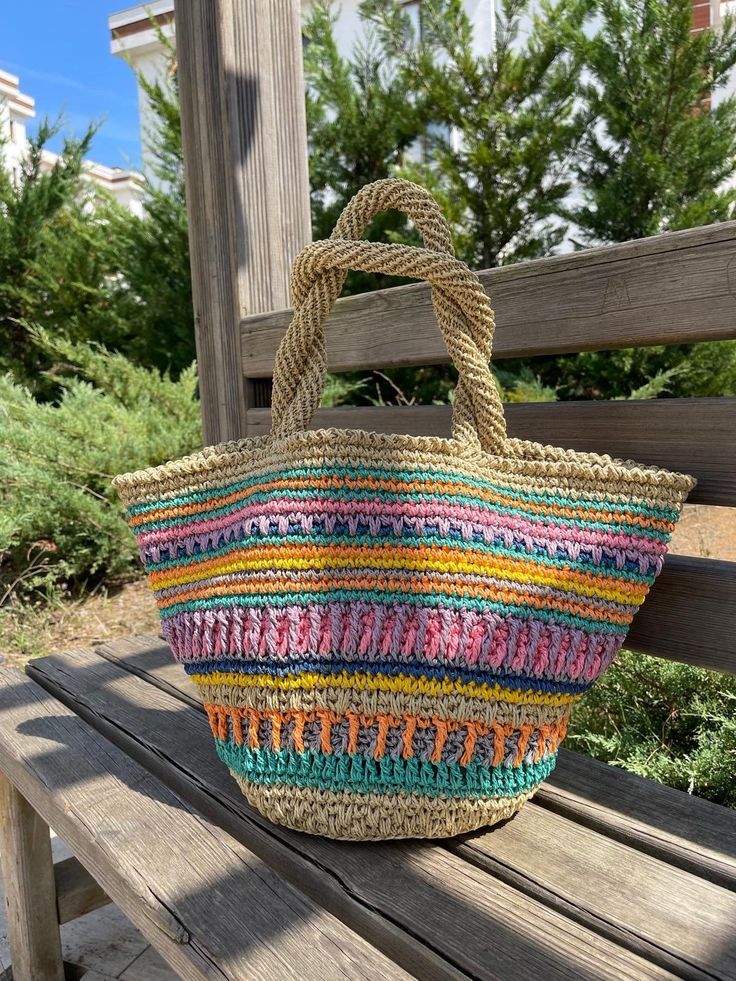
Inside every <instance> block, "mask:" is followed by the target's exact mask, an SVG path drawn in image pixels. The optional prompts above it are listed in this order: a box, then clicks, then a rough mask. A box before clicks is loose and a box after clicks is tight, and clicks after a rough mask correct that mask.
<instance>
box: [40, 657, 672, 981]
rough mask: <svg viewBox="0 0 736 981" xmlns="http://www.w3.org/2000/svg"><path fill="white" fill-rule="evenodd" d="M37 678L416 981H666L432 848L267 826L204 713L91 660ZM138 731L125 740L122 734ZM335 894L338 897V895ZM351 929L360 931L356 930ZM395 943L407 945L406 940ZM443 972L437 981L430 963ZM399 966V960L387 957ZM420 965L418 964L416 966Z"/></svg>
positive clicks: (49, 663)
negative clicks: (601, 980)
mask: <svg viewBox="0 0 736 981" xmlns="http://www.w3.org/2000/svg"><path fill="white" fill-rule="evenodd" d="M32 670H33V673H34V677H35V678H37V679H38V680H39V682H41V683H42V684H43V685H44V686H45V687H47V688H48V689H49V690H50V691H53V692H54V693H55V694H56V695H58V696H59V697H60V698H62V699H63V700H64V701H66V702H67V703H68V704H69V705H70V706H73V708H74V710H75V711H76V712H77V713H79V714H80V715H81V716H83V717H84V718H85V719H87V720H89V722H90V723H91V724H93V725H94V726H95V727H96V728H97V729H98V730H99V731H100V732H104V733H105V735H106V736H107V737H108V738H109V739H111V740H112V741H113V742H115V743H117V744H118V745H120V746H121V747H123V748H124V749H125V750H126V751H128V752H130V753H131V754H134V755H136V757H137V758H138V759H139V760H140V761H141V762H142V763H143V764H144V765H145V766H146V767H150V768H151V769H152V770H153V771H154V772H156V773H157V774H158V775H160V776H161V778H162V779H163V780H164V781H165V782H171V786H172V787H173V786H175V787H176V789H177V792H178V793H181V794H182V795H183V796H185V797H186V798H187V799H188V800H189V801H190V802H192V803H194V804H195V806H196V807H197V808H198V809H199V810H201V811H202V812H203V813H205V814H207V815H208V816H210V817H211V818H212V819H213V820H214V821H216V823H217V824H218V825H221V826H222V827H224V828H225V829H226V830H227V831H228V832H229V833H231V834H232V835H233V836H234V837H237V838H238V839H239V840H242V841H244V842H247V844H248V847H249V848H251V849H252V850H253V851H254V852H256V853H257V854H260V855H262V857H264V859H265V860H266V861H267V862H268V863H269V865H272V866H273V867H274V868H275V869H277V870H278V871H279V873H280V874H282V875H284V876H289V875H290V876H292V877H293V878H294V880H295V881H297V880H298V881H299V883H300V886H301V888H302V889H303V890H304V891H305V892H306V893H307V894H308V895H313V890H317V896H316V897H315V898H317V899H318V901H320V902H322V903H323V904H324V905H325V906H327V908H331V906H332V904H334V903H335V902H338V910H339V915H341V916H342V917H343V918H344V919H345V920H346V922H351V925H353V926H355V923H353V922H352V920H353V918H356V919H357V921H358V922H360V924H361V929H360V932H361V933H363V934H364V935H365V936H366V937H368V936H370V939H371V942H372V943H373V944H374V945H375V946H381V944H382V943H390V942H391V935H390V934H389V933H388V932H387V931H388V930H393V931H394V932H395V931H396V929H397V928H398V930H399V931H400V936H399V943H400V944H402V945H403V948H404V949H403V954H402V953H401V948H400V949H399V952H398V953H399V956H400V957H403V959H404V960H406V959H407V958H408V959H409V963H410V964H413V967H412V968H411V970H412V972H413V973H414V974H415V975H416V976H417V977H421V978H426V977H437V976H439V977H443V976H447V977H450V976H456V975H457V972H460V975H461V976H470V977H473V978H508V979H511V978H514V979H526V978H538V977H540V976H541V977H544V978H558V977H565V978H593V977H631V976H633V977H637V978H638V977H660V976H663V975H665V976H669V972H667V971H666V970H665V969H663V968H660V967H659V966H657V965H655V964H653V963H651V962H650V961H649V960H647V959H646V958H643V957H641V956H640V955H638V954H636V953H634V952H632V951H628V950H625V949H623V948H621V947H620V946H618V945H617V944H615V943H613V942H611V941H609V940H607V939H606V938H603V937H601V936H599V935H598V933H597V932H593V931H590V930H587V929H585V928H584V927H583V926H581V924H579V923H576V922H573V921H571V920H570V919H569V918H568V917H567V916H566V915H564V914H563V913H561V912H559V911H558V910H553V909H549V908H548V907H547V906H546V905H544V904H543V903H540V902H539V901H537V900H535V899H534V898H532V897H529V896H527V895H525V894H523V893H521V892H519V891H518V890H516V889H514V888H513V887H511V886H509V885H507V884H505V883H502V882H500V881H498V880H497V879H495V878H494V877H492V876H489V875H487V874H486V873H485V872H484V871H483V870H481V869H478V868H475V867H474V866H473V865H472V864H471V863H469V862H467V861H464V860H463V859H461V858H460V857H458V856H454V855H451V854H449V853H448V852H447V851H446V850H445V849H443V848H441V847H440V846H437V845H429V844H419V843H411V844H404V843H386V844H379V843H374V844H370V845H362V844H349V845H347V844H344V843H340V842H331V841H328V840H326V839H323V838H316V837H313V836H309V835H299V834H297V833H295V832H290V831H289V830H288V829H284V828H280V827H276V826H274V825H271V824H270V823H269V822H268V821H266V820H265V819H264V818H262V817H261V816H260V815H258V814H257V813H256V812H255V811H253V810H252V809H251V808H250V807H249V806H248V805H247V803H246V802H245V800H244V799H243V798H242V796H241V795H240V793H239V791H238V789H237V787H236V785H235V784H234V782H232V781H231V780H230V778H229V776H228V774H227V772H226V770H225V768H224V767H222V766H221V765H218V764H217V761H216V757H215V754H214V747H213V746H212V740H211V736H210V733H209V729H208V727H207V723H206V720H205V717H204V715H203V713H202V712H201V711H200V712H198V711H195V710H193V709H192V708H191V706H190V705H189V704H186V705H183V704H182V703H181V702H180V701H178V700H177V699H175V698H172V696H171V695H169V694H168V693H167V692H165V691H163V690H162V689H161V688H159V687H156V686H154V685H152V684H149V683H147V682H145V681H144V680H143V679H142V678H140V677H137V676H136V675H133V674H131V673H129V672H125V671H124V670H122V669H121V667H120V665H119V664H114V663H111V662H110V661H106V660H105V659H102V658H100V657H98V656H96V655H94V654H92V653H88V654H83V653H82V652H75V653H73V654H71V655H59V656H54V657H51V658H44V659H39V660H37V661H35V662H34V664H33V669H32ZM133 732H135V734H136V735H135V738H134V739H131V737H130V735H129V734H130V733H133ZM340 893H342V895H340ZM356 928H357V927H356ZM402 936H403V941H402ZM431 952H434V955H435V957H438V956H441V957H442V958H443V959H444V961H445V965H446V967H445V970H447V971H452V972H453V973H452V974H450V973H448V974H445V975H443V974H442V973H439V974H438V973H437V967H438V966H437V963H436V961H435V968H434V970H433V971H431V972H430V973H428V971H427V967H428V966H429V967H431V963H432V962H431V960H429V959H428V954H429V953H431ZM391 956H392V957H393V958H394V959H396V951H395V950H392V951H391ZM420 957H421V959H420Z"/></svg>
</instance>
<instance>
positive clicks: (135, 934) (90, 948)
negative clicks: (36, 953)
mask: <svg viewBox="0 0 736 981" xmlns="http://www.w3.org/2000/svg"><path fill="white" fill-rule="evenodd" d="M52 844H53V853H54V860H55V861H60V860H61V859H64V858H68V856H69V855H71V852H70V851H69V849H68V848H67V847H66V845H65V844H64V843H63V842H62V841H60V839H59V838H56V837H54V839H53V842H52ZM61 939H62V948H63V954H64V960H66V961H70V962H71V963H72V964H80V965H82V966H83V967H85V968H87V973H86V974H85V975H84V981H113V979H118V978H119V979H121V981H177V979H178V975H177V974H175V973H174V972H173V971H172V970H171V968H169V967H168V965H167V964H166V963H165V962H164V961H163V960H162V959H161V958H160V957H159V956H158V954H157V953H156V951H155V950H154V949H153V948H152V947H151V946H150V945H149V944H148V941H147V940H146V939H145V938H144V937H143V935H142V934H141V933H139V931H138V930H136V928H135V927H134V926H133V924H132V923H131V922H130V920H128V919H127V917H125V916H124V915H123V914H122V913H121V912H120V910H119V909H118V908H117V906H112V905H109V906H103V908H102V909H98V910H95V911H94V913H88V914H87V915H86V916H80V917H79V919H78V920H73V921H72V922H71V923H65V924H64V926H63V927H62V928H61ZM9 964H10V947H9V944H8V924H7V917H6V913H5V902H4V896H2V902H0V972H2V971H4V970H5V968H7V967H8V966H9Z"/></svg>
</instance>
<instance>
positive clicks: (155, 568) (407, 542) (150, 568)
mask: <svg viewBox="0 0 736 981" xmlns="http://www.w3.org/2000/svg"><path fill="white" fill-rule="evenodd" d="M302 544H309V545H323V546H330V545H374V546H377V547H382V546H384V545H391V546H402V547H407V546H409V547H411V546H412V545H415V546H420V545H449V546H450V547H451V548H453V549H454V551H455V554H456V555H457V556H458V557H465V556H466V555H467V554H468V553H473V552H475V553H478V554H481V555H490V556H497V555H498V556H503V557H504V558H508V559H520V560H526V561H529V562H534V563H535V565H539V566H544V567H546V568H548V569H574V570H575V571H578V572H585V573H593V574H594V575H596V576H602V577H603V578H607V579H612V580H619V579H620V580H622V581H623V582H636V583H641V584H642V585H645V586H651V584H652V583H653V582H654V580H655V573H654V572H651V573H650V574H649V575H648V576H642V575H640V574H639V573H638V572H629V571H628V570H626V569H616V568H614V567H611V566H599V565H593V567H592V568H591V562H590V561H588V562H580V561H572V560H571V559H568V558H565V557H564V556H559V557H556V558H553V557H551V556H549V555H547V554H543V555H540V554H537V553H536V552H535V553H532V554H530V553H529V552H527V551H526V549H524V550H521V549H519V550H518V551H514V550H513V549H510V548H505V547H502V546H500V545H487V544H486V543H485V542H470V541H465V540H464V539H460V538H446V537H443V536H441V535H421V536H411V537H407V538H402V537H400V536H397V535H355V536H352V535H343V534H341V535H320V534H318V533H317V532H310V533H306V532H298V533H296V534H290V535H248V536H246V537H244V538H237V539H235V540H234V541H232V542H224V543H223V544H222V545H217V546H216V547H214V548H212V547H210V548H208V549H207V550H206V551H204V552H200V553H199V554H197V555H194V554H192V555H180V556H178V557H177V558H175V559H164V560H163V561H161V562H146V572H159V571H163V570H164V569H175V568H177V567H179V566H191V565H193V564H194V563H195V562H201V561H202V560H205V559H206V560H209V559H214V558H219V557H220V556H224V555H227V554H228V552H233V551H237V550H238V549H240V548H248V547H249V546H251V545H257V546H266V545H269V546H270V545H276V546H281V545H302ZM164 547H165V546H164ZM650 561H651V562H652V563H653V562H654V560H650ZM478 575H485V573H478Z"/></svg>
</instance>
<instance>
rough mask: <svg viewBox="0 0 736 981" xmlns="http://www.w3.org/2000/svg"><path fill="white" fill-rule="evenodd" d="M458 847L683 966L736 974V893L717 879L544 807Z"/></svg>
mask: <svg viewBox="0 0 736 981" xmlns="http://www.w3.org/2000/svg"><path fill="white" fill-rule="evenodd" d="M448 847H449V848H450V850H451V851H452V852H453V853H454V854H457V855H460V856H461V857H462V858H465V859H466V860H468V861H471V862H473V863H474V864H476V865H478V867H479V868H482V869H485V870H487V871H488V872H490V873H491V874H492V875H495V876H497V877H498V878H499V879H501V880H502V881H503V882H508V883H509V885H512V886H514V887H515V888H517V889H520V890H521V891H522V892H524V893H526V894H527V895H529V896H532V897H533V898H535V899H537V900H539V901H540V902H543V903H545V904H546V905H548V906H550V907H551V908H552V909H558V910H560V912H563V913H565V915H567V916H569V917H571V918H572V919H574V920H576V921H577V922H579V923H581V924H583V925H584V926H587V927H589V928H590V929H594V930H595V929H597V930H598V931H599V932H601V933H602V934H603V935H605V936H608V937H610V938H611V939H612V940H615V941H617V942H618V943H620V944H621V945H622V946H624V947H627V948H629V949H631V950H634V951H636V952H638V953H640V954H642V955H643V956H646V957H648V958H649V959H650V960H651V961H652V962H653V963H655V964H660V965H661V966H662V967H665V968H668V969H669V970H671V971H673V972H674V973H676V974H681V976H683V977H688V978H700V979H703V981H705V979H709V978H712V977H714V976H715V977H718V978H734V977H736V936H734V930H733V924H734V923H736V894H734V893H733V892H728V891H727V890H725V889H722V888H720V887H719V886H715V885H713V883H711V882H707V881H705V880H703V879H700V878H697V877H696V876H694V875H691V874H690V873H688V872H684V871H682V870H681V869H677V868H673V867H672V866H670V865H666V864H665V863H663V862H661V861H659V860H657V859H655V858H652V857H650V856H649V855H645V854H642V853H641V852H639V851H636V850H635V849H633V848H629V847H628V846H626V845H624V844H621V843H620V842H617V841H614V840H612V839H610V838H607V837H606V836H605V835H603V834H599V833H597V832H595V831H592V830H590V829H589V828H585V827H582V826H581V825H579V824H572V823H571V822H570V821H569V820H567V819H566V818H563V817H562V816H560V815H559V814H553V813H551V812H549V811H546V810H545V809H544V808H541V807H534V806H529V807H525V808H524V809H523V810H522V811H521V812H520V813H519V814H518V815H517V816H516V817H515V818H514V820H513V821H509V822H507V823H506V824H505V825H504V826H503V827H501V828H494V829H491V830H489V831H487V832H485V833H482V834H475V835H473V836H471V837H468V838H467V839H465V840H462V839H458V840H456V841H453V842H451V843H448ZM694 922H696V923H697V929H693V923H694Z"/></svg>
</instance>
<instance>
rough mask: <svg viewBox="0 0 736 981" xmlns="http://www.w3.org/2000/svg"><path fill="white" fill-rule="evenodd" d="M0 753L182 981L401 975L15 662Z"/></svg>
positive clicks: (0, 700) (7, 678)
mask: <svg viewBox="0 0 736 981" xmlns="http://www.w3.org/2000/svg"><path fill="white" fill-rule="evenodd" d="M181 711H184V712H187V711H189V712H191V710H186V709H183V708H182V709H181ZM169 725H171V720H169ZM0 751H1V752H2V756H1V757H0V758H1V759H2V767H3V770H4V771H5V773H6V774H7V776H8V777H9V779H11V780H12V781H13V782H14V784H15V785H16V786H17V787H18V789H19V790H20V791H22V793H23V795H24V796H25V797H26V799H27V800H28V801H29V802H30V803H31V804H32V806H33V807H34V808H35V810H36V811H38V813H39V814H40V815H41V816H42V817H43V818H44V820H45V821H47V823H49V824H53V826H54V828H55V830H56V831H58V833H59V834H60V835H61V836H62V837H63V839H64V840H65V841H66V842H67V844H68V845H69V846H70V848H72V849H73V851H74V852H75V854H76V855H77V856H78V857H79V859H80V861H81V862H82V863H83V864H84V865H85V867H86V868H88V869H89V871H90V872H91V873H92V874H93V875H94V877H95V878H96V879H97V880H98V881H99V882H100V884H101V885H102V886H103V887H104V888H105V890H106V891H107V892H108V894H109V895H110V897H111V898H112V899H113V900H114V901H115V902H116V903H117V904H118V905H119V906H120V907H121V909H122V910H123V911H124V912H125V913H126V915H127V916H129V917H130V919H131V920H132V921H133V923H134V924H135V925H136V926H137V927H138V928H139V929H140V930H141V932H142V933H143V934H144V936H146V937H147V938H148V940H149V941H150V942H151V943H152V944H153V945H154V946H155V947H156V949H157V950H158V951H159V953H160V954H161V955H162V956H163V957H164V958H165V959H166V960H167V962H168V963H169V964H170V965H171V967H172V968H173V969H174V970H175V971H177V973H178V974H179V975H180V976H181V977H182V978H183V979H185V981H188V979H197V981H199V979H204V978H208V979H211V978H221V979H225V978H227V979H233V981H246V979H252V981H262V979H264V978H284V979H290V981H305V979H323V978H332V979H334V981H337V979H338V978H339V979H344V978H345V977H348V978H355V979H361V981H367V979H372V981H379V979H382V978H385V977H389V978H393V977H398V978H401V979H403V978H405V977H406V975H405V974H404V973H403V972H398V973H396V972H394V973H391V972H392V971H393V970H394V969H393V967H392V965H391V964H390V963H389V962H388V961H387V960H386V959H385V958H384V957H383V956H382V955H380V954H379V953H377V952H376V951H374V950H373V949H372V948H371V947H370V946H369V945H368V944H366V943H365V942H364V941H363V940H362V939H361V938H359V937H358V936H356V935H355V934H353V933H352V932H351V931H350V930H348V929H347V928H346V927H345V926H344V925H343V924H341V923H340V922H339V921H338V920H336V919H335V918H334V917H332V916H330V914H329V913H326V912H325V911H324V910H321V909H320V908H319V907H317V906H315V905H314V904H313V903H311V902H310V901H309V900H307V899H306V898H305V897H304V896H303V895H302V894H300V893H299V892H298V891H297V890H296V889H295V888H293V887H292V886H290V885H288V884H287V883H285V882H283V881H282V880H281V879H280V878H279V877H278V876H277V875H275V874H274V873H273V872H272V871H271V870H270V869H268V868H267V867H266V866H265V865H264V864H263V863H262V862H261V861H259V860H258V859H257V858H256V857H255V856H254V855H253V854H252V852H250V851H249V850H248V849H247V848H245V847H243V846H242V845H241V844H239V843H238V842H236V841H235V840H234V839H232V838H231V837H229V836H228V835H227V834H225V833H224V832H223V831H221V830H220V829H219V828H217V827H215V826H214V825H212V824H211V823H210V822H209V821H207V820H206V819H204V818H202V817H201V816H200V815H198V814H196V813H195V812H194V811H193V810H192V808H191V807H189V806H188V805H187V804H185V802H184V801H183V800H182V799H181V798H180V797H178V796H177V795H176V794H174V793H172V792H171V791H170V790H168V789H167V788H166V787H164V786H163V784H161V783H160V782H159V781H158V780H156V778H155V777H153V776H152V775H151V774H150V773H147V772H146V771H145V770H143V769H142V768H141V767H140V766H139V765H138V764H137V763H135V762H134V761H133V760H132V759H131V758H130V757H128V756H127V755H126V754H125V753H123V752H121V751H120V750H119V749H118V748H116V747H115V746H113V745H112V744H111V743H110V742H108V741H107V740H105V739H103V738H102V736H100V735H99V733H97V732H96V731H95V730H94V729H91V728H90V727H89V726H87V725H86V724H85V723H84V722H83V721H82V720H81V719H80V718H79V717H77V716H75V715H74V714H73V713H72V712H70V711H69V709H67V708H65V707H64V706H63V705H62V704H61V703H60V702H58V701H57V700H56V699H54V698H52V697H50V696H49V695H48V694H47V693H46V692H44V691H43V690H42V689H40V688H39V687H38V686H37V685H35V684H34V683H33V682H32V681H30V680H28V679H26V678H24V677H23V676H22V675H20V674H18V673H17V672H15V671H10V670H6V671H2V672H0ZM40 977H43V975H40V976H39V975H36V976H35V977H34V979H33V981H38V979H39V978H40Z"/></svg>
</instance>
